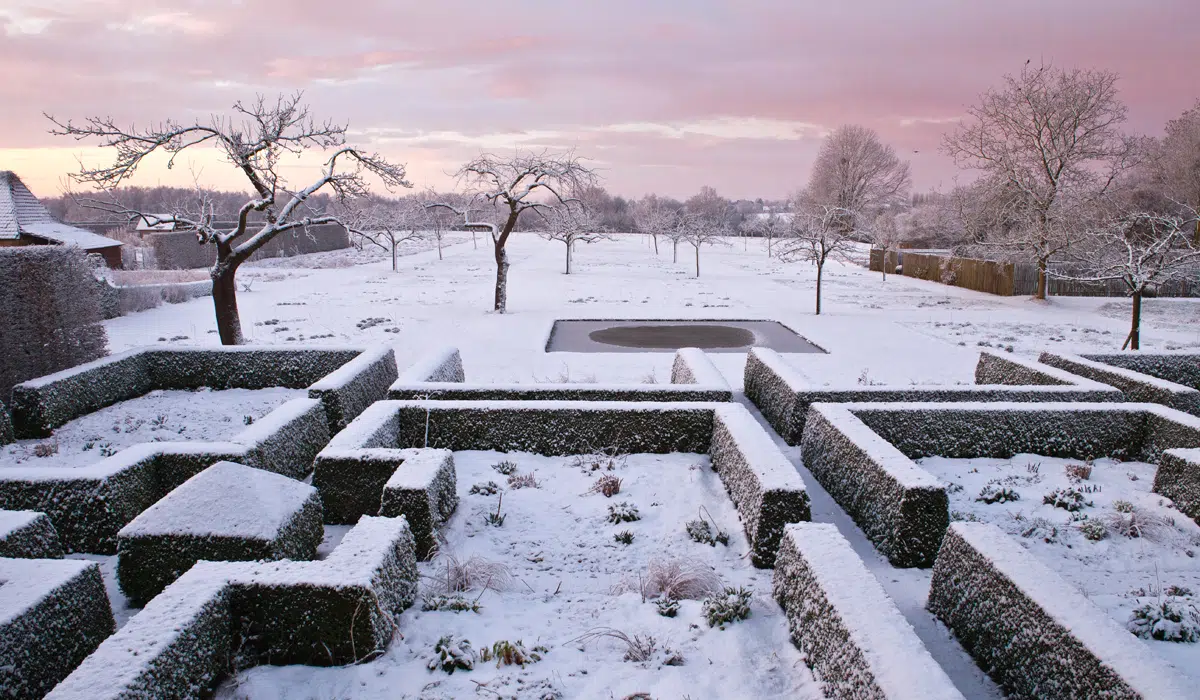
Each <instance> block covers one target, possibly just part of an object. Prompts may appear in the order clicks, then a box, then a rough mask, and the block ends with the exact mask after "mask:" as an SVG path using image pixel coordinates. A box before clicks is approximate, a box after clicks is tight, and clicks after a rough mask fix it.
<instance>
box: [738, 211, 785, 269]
mask: <svg viewBox="0 0 1200 700" xmlns="http://www.w3.org/2000/svg"><path fill="white" fill-rule="evenodd" d="M791 227H792V222H791V215H790V214H787V215H783V214H780V213H779V212H774V211H772V212H768V213H767V215H766V216H752V217H749V218H746V219H745V220H743V221H742V228H743V230H744V231H745V232H746V233H748V234H750V235H753V236H761V237H763V238H766V239H767V257H768V258H769V257H771V256H772V255H773V253H774V251H773V250H772V246H773V245H774V242H775V241H776V240H778V239H780V238H783V237H784V236H786V235H787V234H788V232H789V231H790V230H791Z"/></svg>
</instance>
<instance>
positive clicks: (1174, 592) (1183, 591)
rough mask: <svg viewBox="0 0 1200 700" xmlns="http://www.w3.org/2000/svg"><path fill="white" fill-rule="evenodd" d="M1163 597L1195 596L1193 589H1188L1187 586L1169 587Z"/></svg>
mask: <svg viewBox="0 0 1200 700" xmlns="http://www.w3.org/2000/svg"><path fill="white" fill-rule="evenodd" d="M1163 595H1169V596H1174V597H1176V598H1180V597H1183V596H1192V595H1195V594H1194V593H1192V589H1190V588H1188V587H1187V586H1167V587H1166V588H1165V589H1163Z"/></svg>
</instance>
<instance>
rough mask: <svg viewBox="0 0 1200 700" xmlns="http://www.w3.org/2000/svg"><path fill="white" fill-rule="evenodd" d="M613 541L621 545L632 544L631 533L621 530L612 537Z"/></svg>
mask: <svg viewBox="0 0 1200 700" xmlns="http://www.w3.org/2000/svg"><path fill="white" fill-rule="evenodd" d="M613 539H614V540H616V541H617V542H619V543H621V544H633V533H632V532H630V531H629V530H622V531H620V532H618V533H617V534H615V535H613Z"/></svg>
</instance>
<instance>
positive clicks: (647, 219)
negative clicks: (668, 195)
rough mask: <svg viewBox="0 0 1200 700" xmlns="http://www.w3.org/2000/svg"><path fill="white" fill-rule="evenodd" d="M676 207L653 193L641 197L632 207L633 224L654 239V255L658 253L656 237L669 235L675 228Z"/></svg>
mask: <svg viewBox="0 0 1200 700" xmlns="http://www.w3.org/2000/svg"><path fill="white" fill-rule="evenodd" d="M678 209H679V207H678V206H672V204H671V202H668V201H667V200H665V199H663V198H662V197H659V196H658V195H654V194H648V195H646V196H645V197H642V198H641V200H639V201H638V203H637V205H636V206H635V207H634V208H633V222H634V225H635V226H636V227H637V229H638V231H640V232H642V233H644V234H646V235H648V236H650V238H651V239H652V240H653V241H654V254H655V255H658V237H659V236H669V235H670V232H671V231H673V230H674V229H675V216H676V212H677V211H678Z"/></svg>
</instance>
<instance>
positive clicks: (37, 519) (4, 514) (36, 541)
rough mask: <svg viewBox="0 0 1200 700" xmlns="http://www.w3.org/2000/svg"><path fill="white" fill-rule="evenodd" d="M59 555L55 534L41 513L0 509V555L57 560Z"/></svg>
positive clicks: (12, 557) (52, 526)
mask: <svg viewBox="0 0 1200 700" xmlns="http://www.w3.org/2000/svg"><path fill="white" fill-rule="evenodd" d="M62 555H63V551H62V545H61V544H59V542H58V533H57V532H56V531H55V530H54V524H53V523H51V522H50V518H48V517H46V514H45V513H35V512H34V511H31V510H0V557H8V558H11V559H61V558H62ZM0 585H3V584H0Z"/></svg>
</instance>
